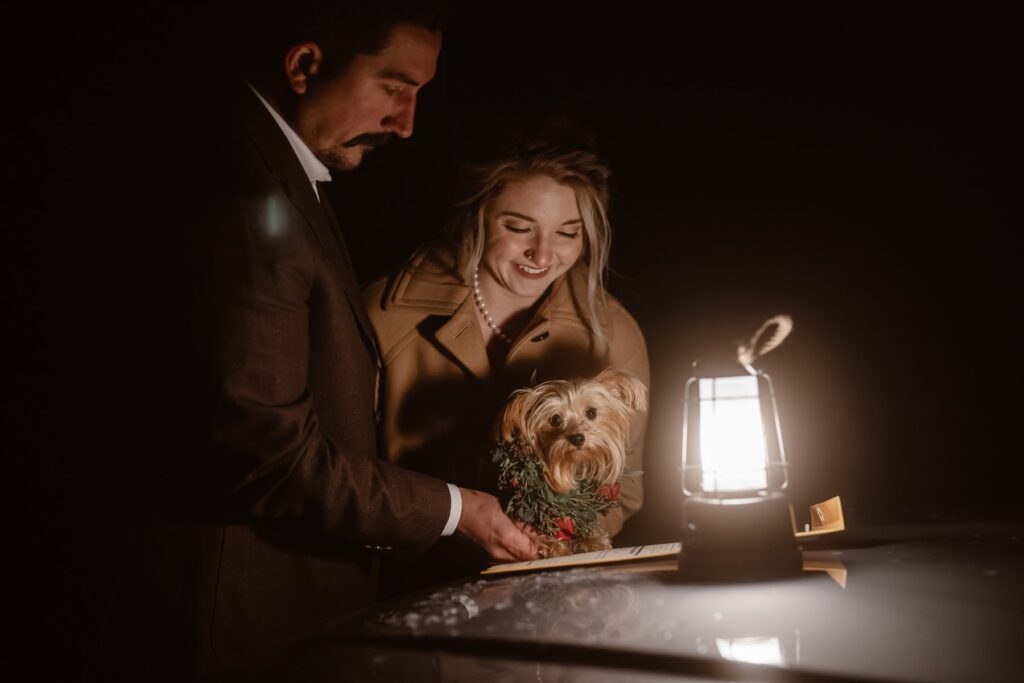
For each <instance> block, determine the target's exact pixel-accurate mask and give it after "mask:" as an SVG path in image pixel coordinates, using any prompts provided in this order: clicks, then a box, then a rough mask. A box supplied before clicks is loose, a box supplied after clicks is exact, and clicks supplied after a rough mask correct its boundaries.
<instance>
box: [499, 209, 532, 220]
mask: <svg viewBox="0 0 1024 683" xmlns="http://www.w3.org/2000/svg"><path fill="white" fill-rule="evenodd" d="M498 216H512V217H513V218H519V219H521V220H524V221H530V222H531V223H536V222H537V221H536V220H535V219H533V218H531V217H530V216H527V215H526V214H525V213H519V212H517V211H502V212H501V213H499V214H498Z"/></svg>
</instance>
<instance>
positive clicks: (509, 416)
mask: <svg viewBox="0 0 1024 683" xmlns="http://www.w3.org/2000/svg"><path fill="white" fill-rule="evenodd" d="M539 395H540V392H538V391H537V390H536V389H519V390H517V391H515V392H514V393H513V394H512V397H511V398H510V399H509V401H508V403H507V404H506V405H505V412H504V413H503V414H502V416H501V422H500V424H499V425H498V438H499V440H501V441H508V440H510V439H511V438H512V435H513V433H515V432H518V433H519V434H520V436H524V437H526V436H529V434H530V430H529V429H528V428H527V426H526V417H527V416H528V415H529V414H530V411H531V410H533V406H534V404H535V403H536V402H537V397H538V396H539Z"/></svg>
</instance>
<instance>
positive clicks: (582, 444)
mask: <svg viewBox="0 0 1024 683" xmlns="http://www.w3.org/2000/svg"><path fill="white" fill-rule="evenodd" d="M646 410H647V387H646V386H644V384H643V382H641V381H640V380H639V379H638V378H637V377H636V376H635V375H633V374H632V373H630V372H626V371H623V370H615V369H608V370H605V371H604V372H602V373H601V374H599V375H597V376H596V377H593V378H591V379H581V380H553V381H550V382H544V383H543V384H539V385H537V386H536V387H534V388H533V389H520V390H519V391H517V392H515V393H514V394H513V395H512V397H511V399H510V400H509V403H508V405H507V406H506V407H505V412H504V415H503V416H502V419H501V421H500V424H499V430H498V431H499V436H500V438H501V440H502V441H507V440H510V439H512V438H513V435H514V434H518V435H520V437H521V438H522V439H524V440H525V441H526V442H527V443H528V444H529V447H530V448H531V449H532V451H533V452H534V454H535V455H536V456H537V457H538V458H540V460H541V462H543V464H544V478H545V481H546V482H547V485H548V486H549V487H550V488H551V489H552V490H554V491H556V492H559V493H567V492H569V491H571V490H573V489H574V488H575V487H576V483H577V481H580V480H595V481H597V482H598V483H599V484H600V485H612V484H614V483H615V482H617V481H618V480H619V479H620V478H622V475H623V472H624V471H625V468H626V458H627V455H628V453H627V450H628V447H629V433H630V426H631V425H632V421H633V417H634V415H635V414H636V413H638V412H644V411H646ZM539 543H540V552H541V555H542V556H544V557H549V556H555V555H567V554H570V553H576V552H588V551H591V550H601V549H606V548H610V547H611V541H610V539H609V538H608V534H607V533H606V532H604V530H603V529H602V530H601V531H600V533H599V535H597V536H594V537H590V538H579V537H577V538H575V539H573V540H572V541H571V542H569V541H564V540H561V539H557V538H552V537H542V538H540V539H539Z"/></svg>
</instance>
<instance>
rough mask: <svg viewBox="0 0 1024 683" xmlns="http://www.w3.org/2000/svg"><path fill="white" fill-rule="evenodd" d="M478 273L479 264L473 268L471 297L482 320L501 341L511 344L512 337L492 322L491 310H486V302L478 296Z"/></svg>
mask: <svg viewBox="0 0 1024 683" xmlns="http://www.w3.org/2000/svg"><path fill="white" fill-rule="evenodd" d="M479 273H480V268H479V266H478V267H476V268H474V269H473V298H475V299H476V305H477V308H479V309H480V312H481V313H483V315H484V320H486V321H487V325H488V327H490V328H491V331H493V332H494V334H496V335H498V338H499V339H501V340H502V341H503V342H505V343H506V344H509V345H511V344H512V338H511V337H509V336H508V335H507V334H505V332H504V331H503V330H502V329H501V328H500V327H498V326H497V325H495V324H494V318H492V317H491V312H490V311H488V310H487V304H485V303H484V298H483V297H482V296H480V274H479Z"/></svg>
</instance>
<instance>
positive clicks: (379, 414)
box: [373, 410, 383, 424]
mask: <svg viewBox="0 0 1024 683" xmlns="http://www.w3.org/2000/svg"><path fill="white" fill-rule="evenodd" d="M382 418H383V411H380V410H377V411H375V412H374V413H373V421H374V422H375V423H376V424H380V421H381V419H382Z"/></svg>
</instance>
